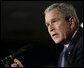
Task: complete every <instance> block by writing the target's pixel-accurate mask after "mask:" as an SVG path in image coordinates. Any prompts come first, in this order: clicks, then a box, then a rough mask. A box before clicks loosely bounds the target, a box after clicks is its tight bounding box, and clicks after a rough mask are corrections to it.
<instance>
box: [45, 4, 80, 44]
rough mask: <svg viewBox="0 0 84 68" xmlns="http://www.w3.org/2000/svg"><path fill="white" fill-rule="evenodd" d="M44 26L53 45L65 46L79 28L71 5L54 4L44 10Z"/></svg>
mask: <svg viewBox="0 0 84 68" xmlns="http://www.w3.org/2000/svg"><path fill="white" fill-rule="evenodd" d="M44 13H45V24H46V26H47V28H48V32H49V34H50V36H51V38H52V39H53V40H54V41H55V43H57V44H58V43H62V44H67V43H68V42H69V41H70V39H71V37H72V35H73V33H74V32H75V30H76V29H77V28H78V27H79V20H78V17H77V14H76V12H75V9H74V7H73V6H72V5H69V4H64V3H55V4H52V5H51V6H49V7H48V8H47V9H46V10H45V12H44Z"/></svg>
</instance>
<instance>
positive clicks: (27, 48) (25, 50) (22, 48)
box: [11, 44, 34, 57]
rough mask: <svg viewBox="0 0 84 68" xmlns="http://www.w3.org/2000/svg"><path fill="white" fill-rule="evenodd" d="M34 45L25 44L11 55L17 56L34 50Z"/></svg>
mask: <svg viewBox="0 0 84 68" xmlns="http://www.w3.org/2000/svg"><path fill="white" fill-rule="evenodd" d="M33 47H34V46H33V45H32V44H27V45H24V46H23V47H21V48H20V49H18V50H17V51H16V52H15V53H13V54H12V55H11V56H12V57H15V56H18V55H21V54H25V53H26V52H29V51H30V50H32V49H33Z"/></svg>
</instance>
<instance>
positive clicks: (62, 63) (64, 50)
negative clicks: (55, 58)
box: [61, 46, 67, 67]
mask: <svg viewBox="0 0 84 68" xmlns="http://www.w3.org/2000/svg"><path fill="white" fill-rule="evenodd" d="M66 49H67V47H66V46H64V49H63V55H62V61H61V67H64V63H65V59H64V56H65V52H66Z"/></svg>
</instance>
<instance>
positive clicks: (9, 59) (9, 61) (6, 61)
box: [1, 44, 34, 67]
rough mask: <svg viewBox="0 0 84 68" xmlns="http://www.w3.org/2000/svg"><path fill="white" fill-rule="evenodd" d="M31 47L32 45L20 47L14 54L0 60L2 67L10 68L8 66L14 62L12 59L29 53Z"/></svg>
mask: <svg viewBox="0 0 84 68" xmlns="http://www.w3.org/2000/svg"><path fill="white" fill-rule="evenodd" d="M33 47H34V46H33V45H32V44H27V45H25V46H23V47H21V48H20V49H19V50H17V51H16V52H15V53H13V54H11V55H9V56H7V57H5V58H4V59H3V60H1V62H2V65H3V67H11V66H10V65H11V64H12V63H13V62H14V61H13V59H14V58H15V57H16V56H18V55H22V54H25V53H27V52H29V51H30V50H31V49H33Z"/></svg>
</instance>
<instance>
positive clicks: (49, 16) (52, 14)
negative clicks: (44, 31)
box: [45, 8, 61, 20]
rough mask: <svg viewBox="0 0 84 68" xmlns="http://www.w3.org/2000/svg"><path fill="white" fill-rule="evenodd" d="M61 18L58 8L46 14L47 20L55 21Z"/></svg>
mask: <svg viewBox="0 0 84 68" xmlns="http://www.w3.org/2000/svg"><path fill="white" fill-rule="evenodd" d="M60 16H61V14H60V12H59V10H58V9H57V8H54V9H52V10H50V11H48V12H47V13H46V14H45V20H50V19H53V18H58V17H60Z"/></svg>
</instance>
